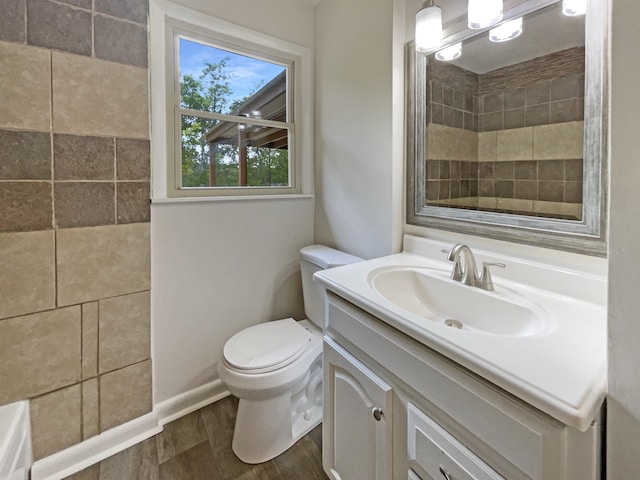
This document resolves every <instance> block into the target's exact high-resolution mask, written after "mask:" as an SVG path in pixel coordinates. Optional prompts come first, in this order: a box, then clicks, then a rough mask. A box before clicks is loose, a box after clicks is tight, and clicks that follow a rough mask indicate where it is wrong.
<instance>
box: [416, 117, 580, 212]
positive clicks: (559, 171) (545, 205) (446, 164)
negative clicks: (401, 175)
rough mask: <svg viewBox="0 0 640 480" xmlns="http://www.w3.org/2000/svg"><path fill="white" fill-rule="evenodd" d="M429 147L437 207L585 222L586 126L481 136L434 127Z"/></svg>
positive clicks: (429, 186) (431, 195)
mask: <svg viewBox="0 0 640 480" xmlns="http://www.w3.org/2000/svg"><path fill="white" fill-rule="evenodd" d="M432 132H433V134H431V133H432ZM472 135H475V136H476V138H475V139H474V138H468V137H470V136H472ZM454 138H457V139H458V141H454V140H453V139H454ZM474 140H476V141H477V148H476V149H475V150H474V149H473V145H474ZM427 142H428V143H427V151H428V153H429V158H428V161H427V181H426V193H427V201H428V202H429V204H431V205H436V204H441V205H449V206H454V207H455V206H458V207H469V208H483V209H489V210H497V211H504V212H520V213H533V214H536V215H554V216H559V217H562V218H570V219H575V218H578V219H579V218H580V217H581V214H582V203H581V202H582V164H583V160H582V156H583V155H582V148H583V147H582V142H583V122H582V121H576V122H567V123H558V124H551V125H540V126H536V127H524V128H518V129H510V130H504V131H494V132H479V133H477V134H475V133H471V132H467V131H463V130H460V129H453V128H450V127H444V126H441V125H434V124H432V125H429V126H428V127H427ZM474 155H475V158H473V156H474Z"/></svg>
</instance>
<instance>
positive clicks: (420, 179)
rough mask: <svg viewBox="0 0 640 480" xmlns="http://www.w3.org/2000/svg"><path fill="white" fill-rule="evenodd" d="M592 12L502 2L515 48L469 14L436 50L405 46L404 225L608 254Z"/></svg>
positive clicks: (600, 77)
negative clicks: (516, 28) (476, 25)
mask: <svg viewBox="0 0 640 480" xmlns="http://www.w3.org/2000/svg"><path fill="white" fill-rule="evenodd" d="M448 1H449V2H450V3H455V0H448ZM588 3H589V5H588V10H587V13H586V15H579V16H567V15H564V14H563V12H562V2H561V1H558V0H555V1H549V0H546V1H545V0H525V1H523V0H520V1H518V0H512V1H511V2H508V1H505V9H504V17H503V20H502V22H501V23H500V24H498V26H499V25H503V24H505V23H507V22H509V21H511V20H515V19H519V18H522V24H521V26H522V32H521V33H520V34H519V35H518V36H517V37H516V38H513V39H511V40H509V41H498V42H496V41H495V39H494V41H490V40H489V35H490V34H492V35H493V34H494V33H495V32H494V31H493V30H492V31H491V32H490V29H485V30H470V29H467V28H466V16H464V17H458V18H456V19H454V20H452V21H451V22H449V23H447V24H446V25H444V41H443V43H442V45H441V47H439V48H438V50H437V51H432V52H426V53H425V54H422V53H418V52H416V51H415V48H414V46H413V44H409V45H408V46H407V92H408V95H407V98H408V108H407V116H408V118H407V167H408V168H407V173H408V175H407V223H409V224H413V225H420V226H425V227H430V228H438V229H445V230H451V231H457V232H462V233H468V234H474V235H479V236H486V237H492V238H497V239H502V240H508V241H515V242H520V243H528V244H534V245H538V246H542V247H546V248H553V249H560V250H569V251H574V252H579V253H585V254H590V255H597V256H605V255H606V242H605V239H606V237H605V235H606V217H605V212H606V173H607V172H606V158H607V155H606V147H607V145H606V138H607V132H606V125H607V119H606V95H605V92H606V88H607V63H606V52H607V47H606V41H607V27H606V22H607V20H606V19H607V15H606V13H607V12H606V11H605V5H604V4H605V3H606V2H600V1H597V0H589V2H588ZM438 4H439V5H440V6H441V7H442V9H443V11H446V9H447V0H442V1H441V2H438ZM516 23H518V22H516ZM495 27H496V25H494V26H492V29H493V28H495ZM458 43H460V46H459V50H460V53H461V54H460V56H459V57H457V58H454V59H449V58H448V57H447V55H446V53H447V51H445V52H443V50H444V49H445V48H447V47H450V46H452V45H456V44H458ZM457 48H458V47H456V48H455V49H457ZM455 49H454V50H455ZM443 54H444V55H443ZM454 56H455V55H454Z"/></svg>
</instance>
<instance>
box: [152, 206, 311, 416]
mask: <svg viewBox="0 0 640 480" xmlns="http://www.w3.org/2000/svg"><path fill="white" fill-rule="evenodd" d="M311 243H313V199H312V198H311V197H306V198H298V199H296V200H287V199H276V200H259V201H237V200H232V201H227V202H225V201H213V202H211V201H210V202H192V203H158V204H153V205H152V209H151V255H152V256H151V262H152V269H151V275H152V279H151V282H152V290H151V291H152V318H153V324H152V335H153V347H152V348H153V370H154V402H155V403H159V402H162V401H164V400H168V399H170V398H171V397H173V396H176V395H179V394H181V393H184V392H188V391H189V390H191V389H194V388H196V387H199V386H201V385H204V384H205V383H208V382H211V381H213V380H215V379H217V378H218V373H217V371H216V368H217V363H218V361H219V360H220V355H221V352H222V347H223V346H224V343H225V341H226V340H227V339H228V338H229V337H230V336H231V335H232V334H234V333H236V332H237V331H239V330H241V329H243V328H245V327H247V326H250V325H254V324H257V323H259V322H264V321H267V320H273V319H277V318H285V317H289V316H293V317H295V318H304V316H303V315H304V310H303V306H302V290H301V288H302V286H301V283H300V268H299V260H298V259H299V250H300V248H302V247H304V246H305V245H310V244H311Z"/></svg>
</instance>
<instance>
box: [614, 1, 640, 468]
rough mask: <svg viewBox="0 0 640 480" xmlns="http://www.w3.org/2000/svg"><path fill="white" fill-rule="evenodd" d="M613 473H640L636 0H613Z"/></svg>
mask: <svg viewBox="0 0 640 480" xmlns="http://www.w3.org/2000/svg"><path fill="white" fill-rule="evenodd" d="M612 7H613V11H612V29H611V33H612V74H611V92H612V93H611V165H610V168H611V183H610V185H611V193H610V201H611V203H610V214H609V222H610V223H609V228H610V232H609V398H608V418H607V421H608V427H607V478H610V479H612V480H613V479H621V478H638V476H639V473H638V472H640V441H638V439H639V438H640V376H639V374H638V371H639V369H640V348H639V347H638V339H639V338H640V315H639V314H638V286H639V285H640V250H639V249H638V247H639V245H640V240H639V239H640V207H639V206H638V193H639V190H638V185H640V137H639V136H638V123H639V122H638V112H639V111H640V94H639V93H638V79H639V78H640V63H639V62H638V47H637V46H638V43H639V42H640V34H639V33H638V26H637V19H638V18H639V17H640V3H638V2H637V1H636V0H613V1H612Z"/></svg>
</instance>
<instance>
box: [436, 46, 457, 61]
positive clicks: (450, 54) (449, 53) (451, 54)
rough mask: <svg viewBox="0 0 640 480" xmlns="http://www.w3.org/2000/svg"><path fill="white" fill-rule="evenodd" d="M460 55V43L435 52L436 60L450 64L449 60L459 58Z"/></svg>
mask: <svg viewBox="0 0 640 480" xmlns="http://www.w3.org/2000/svg"><path fill="white" fill-rule="evenodd" d="M460 55H462V42H458V43H454V44H453V45H450V46H448V47H447V48H443V49H442V50H438V51H437V52H436V58H437V59H438V60H442V61H443V62H450V61H451V60H455V59H456V58H460Z"/></svg>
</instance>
